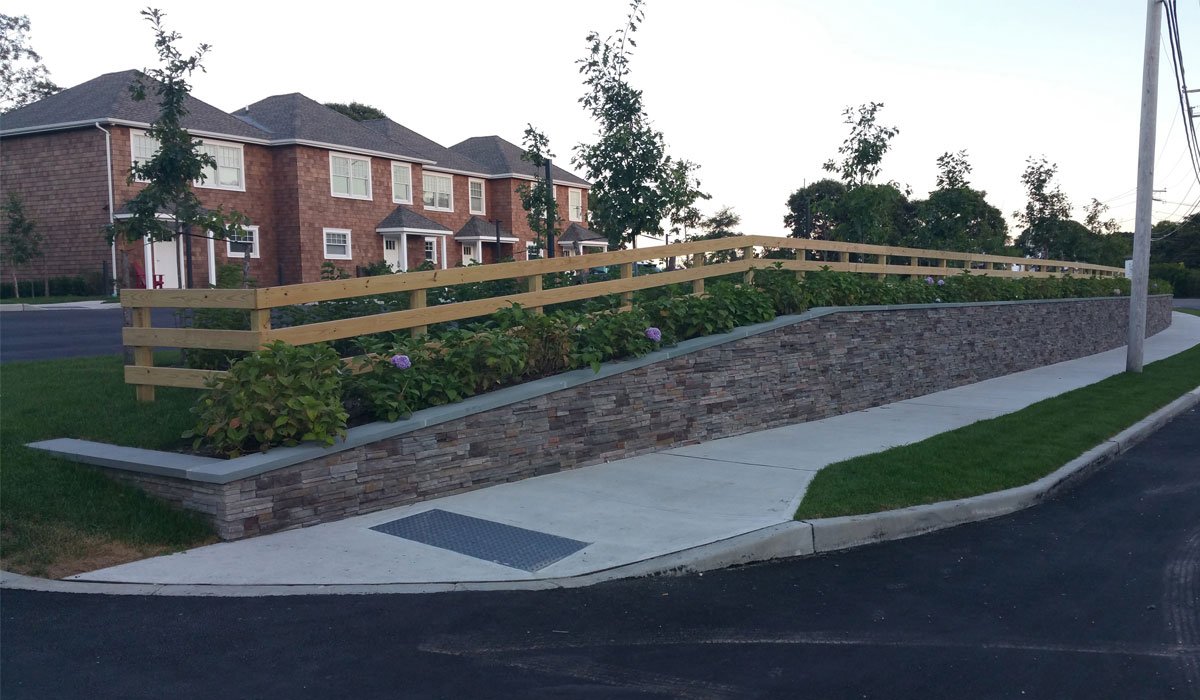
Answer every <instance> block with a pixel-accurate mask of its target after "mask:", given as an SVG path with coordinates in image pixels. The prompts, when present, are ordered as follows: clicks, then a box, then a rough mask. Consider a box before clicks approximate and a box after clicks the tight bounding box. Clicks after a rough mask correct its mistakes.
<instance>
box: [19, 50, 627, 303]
mask: <svg viewBox="0 0 1200 700" xmlns="http://www.w3.org/2000/svg"><path fill="white" fill-rule="evenodd" d="M135 76H136V71H123V72H119V73H109V74H106V75H102V76H99V77H97V78H94V79H93V80H90V81H88V82H85V83H83V84H81V85H77V86H75V87H73V88H70V89H68V90H64V91H62V92H60V93H58V94H56V95H51V96H50V97H47V98H45V99H43V100H40V101H38V102H35V103H33V104H30V105H27V106H25V107H22V108H20V109H17V110H14V111H12V112H9V113H8V114H5V115H3V116H2V117H0V197H7V196H8V192H10V191H12V192H17V193H18V194H20V195H21V197H22V198H23V200H24V202H25V205H26V210H27V211H28V213H29V214H30V216H31V217H32V218H33V219H34V220H35V221H36V222H37V224H38V230H39V231H40V232H41V233H42V235H43V240H44V244H43V249H44V250H45V251H46V255H47V258H46V261H45V262H46V268H47V272H48V273H49V275H50V276H73V275H77V274H81V273H90V272H95V271H99V270H100V269H101V267H102V266H105V267H106V268H107V269H108V270H114V269H115V270H118V278H119V277H120V271H121V269H122V267H121V266H122V265H127V266H128V269H129V272H130V274H131V278H132V280H133V282H132V285H133V286H139V287H140V286H153V285H161V286H162V287H165V288H175V287H179V286H183V285H182V284H181V280H186V279H187V274H186V271H185V267H186V264H187V262H186V261H187V259H188V255H187V248H188V247H189V245H190V248H191V251H190V257H191V279H192V286H193V287H205V286H208V285H209V284H212V283H213V282H215V280H216V268H217V266H218V265H222V264H226V263H231V262H233V263H239V264H240V263H241V262H242V261H243V260H244V257H245V254H246V252H247V251H248V252H249V253H250V257H251V275H252V276H253V277H254V278H255V279H257V280H258V281H259V283H260V284H264V285H267V284H294V283H298V282H313V281H317V280H318V279H320V274H321V267H322V265H323V264H324V263H325V262H326V261H329V262H331V263H333V264H334V265H335V266H338V267H341V268H342V269H343V270H345V271H346V272H348V273H351V274H353V272H354V270H355V268H356V267H357V266H361V265H366V264H369V263H373V262H377V261H380V260H383V261H386V262H387V263H388V264H390V265H391V266H392V268H393V269H395V270H397V271H401V270H406V269H410V268H414V267H417V266H418V265H421V264H423V263H424V262H425V261H429V262H430V263H432V264H433V265H434V266H436V267H440V268H447V267H453V266H455V265H459V264H471V263H476V262H478V263H490V262H495V261H496V260H498V259H503V258H506V257H513V258H516V259H518V260H522V259H525V258H526V257H527V255H528V250H527V249H528V247H529V246H530V245H531V241H532V239H533V233H532V231H531V230H530V228H529V225H528V222H527V219H526V216H525V211H524V210H523V209H522V207H521V201H520V198H519V197H518V196H517V187H518V186H519V185H520V184H521V183H522V182H530V181H532V180H533V179H535V177H536V175H537V173H536V172H535V169H534V168H533V166H531V165H530V164H529V163H526V162H525V161H522V160H520V154H521V149H520V148H519V147H518V146H516V145H514V144H511V143H509V142H507V141H505V140H503V139H501V138H499V137H497V136H488V137H480V138H472V139H467V140H466V141H463V142H462V143H460V144H458V145H456V146H454V147H452V148H445V147H443V146H441V145H439V144H437V143H435V142H434V141H431V140H429V139H427V138H425V137H423V136H421V135H420V134H418V133H416V132H414V131H412V130H411V129H408V128H406V127H404V126H402V125H401V124H398V123H396V122H394V121H392V120H390V119H377V120H370V121H364V122H357V121H354V120H352V119H350V118H348V117H346V116H344V115H342V114H340V113H338V112H335V111H334V110H331V109H329V108H327V107H325V106H324V105H322V104H320V103H318V102H315V101H313V100H311V99H309V98H307V97H305V96H304V95H301V94H298V93H293V94H289V95H276V96H273V97H268V98H266V99H263V100H260V101H259V102H256V103H254V104H252V105H249V106H247V107H244V108H242V109H240V110H237V111H236V112H233V113H226V112H223V111H221V110H219V109H217V108H216V107H213V106H212V105H209V104H207V103H205V102H203V101H201V100H199V99H196V98H195V97H190V98H189V99H188V104H187V107H188V111H189V114H188V115H187V117H186V118H185V119H184V126H185V127H186V128H187V129H188V130H189V131H190V132H191V134H192V136H193V137H195V138H197V139H199V140H201V141H202V142H203V148H204V150H205V151H206V152H208V153H209V154H210V155H212V156H213V157H214V158H215V159H216V160H217V167H216V168H214V169H212V171H211V172H210V173H209V174H208V176H207V177H206V178H205V180H204V181H203V182H201V183H197V184H196V187H195V192H196V194H197V196H198V197H199V198H200V201H201V202H202V204H204V205H205V206H211V207H214V208H215V207H217V206H224V207H225V208H226V209H236V210H238V211H240V212H242V213H244V214H246V215H247V216H248V217H249V219H250V225H249V226H248V227H247V234H246V236H245V237H244V240H241V241H216V240H213V239H212V238H211V237H205V236H204V234H203V232H193V234H194V235H192V236H189V237H178V238H177V240H175V241H172V242H168V243H156V244H154V245H153V246H149V245H133V246H129V245H123V244H120V243H118V245H117V246H112V247H110V246H109V245H108V244H106V243H105V241H104V238H103V236H102V233H101V229H102V227H103V226H104V225H106V224H108V223H109V222H110V221H111V220H112V219H114V218H120V217H121V216H127V215H128V214H127V213H126V212H125V210H124V208H123V204H124V202H125V201H126V200H128V199H129V198H130V197H131V196H133V194H134V193H136V191H137V190H138V189H139V188H140V187H142V186H143V185H142V184H140V183H137V182H134V183H127V182H126V179H127V176H128V173H129V169H130V166H131V164H132V163H134V162H136V161H137V160H138V159H142V158H148V157H150V156H151V155H153V153H154V150H155V148H156V145H155V143H154V141H153V140H152V139H150V138H148V137H147V136H146V135H145V129H146V128H147V127H148V126H149V124H150V122H151V121H153V120H154V119H155V118H156V116H157V112H158V106H157V104H156V102H155V101H154V99H153V97H152V96H151V97H148V98H147V99H146V100H144V101H141V102H135V101H133V99H132V98H131V96H130V93H129V85H130V84H131V83H132V82H133V80H134V78H135ZM552 177H553V179H554V184H555V199H556V201H557V202H558V208H559V216H560V217H561V218H562V219H563V221H564V222H565V223H567V224H568V225H569V228H568V230H566V231H564V232H563V235H562V237H561V239H562V240H561V242H560V243H559V245H558V247H559V250H560V253H559V254H579V253H582V252H590V251H592V250H603V249H604V248H605V247H606V244H607V241H604V240H602V239H601V237H600V236H598V235H596V234H594V233H593V232H591V231H588V230H587V229H586V228H585V224H584V222H585V221H586V218H587V193H588V183H587V182H586V181H584V180H582V179H581V178H579V177H577V176H575V175H573V174H571V173H569V172H567V171H566V170H563V169H561V168H557V167H556V168H555V169H554V171H553V172H552ZM497 234H498V236H499V241H497ZM24 272H25V273H26V274H29V275H34V276H40V274H41V270H40V269H39V270H38V271H37V272H36V273H34V272H32V271H24ZM0 274H2V275H5V276H6V277H4V278H7V276H8V275H9V271H8V269H7V268H5V267H4V265H3V263H2V262H0ZM19 276H20V275H19Z"/></svg>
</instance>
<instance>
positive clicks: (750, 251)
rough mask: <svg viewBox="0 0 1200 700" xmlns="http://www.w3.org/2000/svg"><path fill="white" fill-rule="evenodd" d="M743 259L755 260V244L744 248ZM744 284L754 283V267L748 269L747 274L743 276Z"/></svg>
mask: <svg viewBox="0 0 1200 700" xmlns="http://www.w3.org/2000/svg"><path fill="white" fill-rule="evenodd" d="M742 259H743V260H745V261H747V262H751V261H753V260H754V246H752V245H751V246H746V247H745V248H742ZM742 283H743V284H748V285H749V284H754V268H750V269H749V270H746V274H745V275H744V276H743V277H742Z"/></svg>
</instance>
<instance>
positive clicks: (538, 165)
mask: <svg viewBox="0 0 1200 700" xmlns="http://www.w3.org/2000/svg"><path fill="white" fill-rule="evenodd" d="M521 144H522V145H523V146H524V147H525V152H524V153H522V154H521V160H523V161H525V162H527V163H530V164H531V165H533V167H534V168H535V169H536V170H537V173H538V177H537V179H536V180H534V182H533V184H532V185H527V184H524V183H522V184H520V185H518V186H517V195H518V196H519V197H520V198H521V206H522V207H523V208H524V209H525V218H526V220H527V221H528V222H529V228H531V229H533V236H534V245H535V246H536V249H537V251H538V255H539V256H540V255H541V251H543V250H546V248H547V246H548V245H549V235H550V234H553V235H555V236H557V235H558V224H559V222H560V221H562V219H560V218H559V216H558V205H557V204H556V203H555V201H554V190H553V189H551V188H553V187H554V184H553V183H552V182H547V181H546V178H545V176H543V175H542V173H543V172H545V169H546V160H547V159H549V158H553V157H554V154H553V153H551V152H550V139H549V138H547V137H546V135H545V134H543V133H542V132H540V131H538V130H537V129H535V128H534V127H533V124H529V125H527V126H526V127H525V136H524V137H523V138H522V139H521Z"/></svg>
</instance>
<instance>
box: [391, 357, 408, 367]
mask: <svg viewBox="0 0 1200 700" xmlns="http://www.w3.org/2000/svg"><path fill="white" fill-rule="evenodd" d="M388 361H389V362H391V363H392V364H393V365H395V366H396V369H408V368H409V367H412V360H410V359H408V355H392V359H391V360H388Z"/></svg>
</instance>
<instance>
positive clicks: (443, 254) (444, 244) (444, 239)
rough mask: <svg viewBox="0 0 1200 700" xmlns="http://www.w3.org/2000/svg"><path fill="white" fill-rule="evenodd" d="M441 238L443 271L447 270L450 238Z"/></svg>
mask: <svg viewBox="0 0 1200 700" xmlns="http://www.w3.org/2000/svg"><path fill="white" fill-rule="evenodd" d="M440 238H441V239H442V269H443V270H445V269H446V239H447V238H449V236H440Z"/></svg>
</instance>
